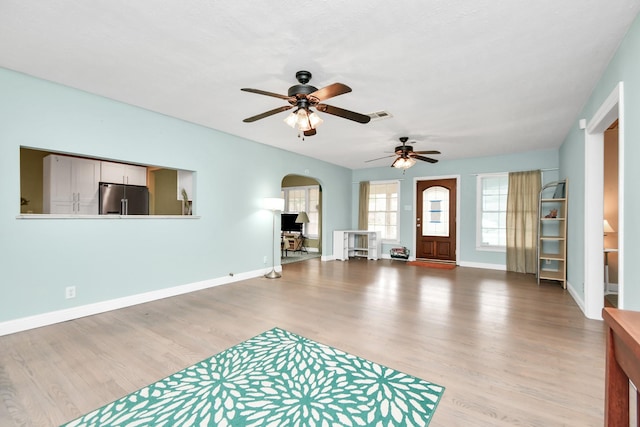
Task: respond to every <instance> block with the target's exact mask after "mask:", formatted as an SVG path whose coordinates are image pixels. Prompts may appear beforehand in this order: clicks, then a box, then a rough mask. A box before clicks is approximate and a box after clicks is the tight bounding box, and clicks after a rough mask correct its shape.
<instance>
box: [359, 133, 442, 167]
mask: <svg viewBox="0 0 640 427" xmlns="http://www.w3.org/2000/svg"><path fill="white" fill-rule="evenodd" d="M408 140H409V138H408V137H406V136H402V137H400V142H402V145H398V146H397V147H396V148H395V150H394V154H392V155H390V156H384V157H378V158H377V159H371V160H365V163H366V162H373V161H376V160H381V159H386V158H387V157H393V156H397V158H396V159H395V160H394V161H393V163H392V164H391V167H392V168H398V169H409V168H410V167H411V166H413V165H415V164H416V159H417V160H422V161H424V162H429V163H438V160H436V159H432V158H431V157H425V156H422V155H421V154H440V152H439V151H436V150H428V151H413V147H412V146H410V145H407V141H408Z"/></svg>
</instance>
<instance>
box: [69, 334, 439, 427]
mask: <svg viewBox="0 0 640 427" xmlns="http://www.w3.org/2000/svg"><path fill="white" fill-rule="evenodd" d="M443 393H444V387H442V386H439V385H436V384H433V383H430V382H428V381H424V380H421V379H419V378H416V377H413V376H410V375H407V374H403V373H402V372H398V371H396V370H393V369H390V368H387V367H385V366H382V365H379V364H377V363H374V362H371V361H369V360H366V359H362V358H360V357H357V356H354V355H351V354H348V353H345V352H343V351H340V350H337V349H335V348H332V347H329V346H326V345H323V344H320V343H317V342H315V341H312V340H309V339H307V338H304V337H302V336H299V335H296V334H293V333H291V332H288V331H285V330H283V329H279V328H274V329H271V330H269V331H266V332H264V333H262V334H260V335H258V336H256V337H253V338H251V339H249V340H247V341H244V342H242V343H240V344H238V345H236V346H234V347H231V348H229V349H227V350H225V351H223V352H221V353H218V354H217V355H215V356H213V357H211V358H209V359H206V360H203V361H202V362H200V363H197V364H195V365H193V366H190V367H188V368H186V369H184V370H182V371H180V372H177V373H175V374H173V375H171V376H169V377H167V378H165V379H163V380H160V381H158V382H156V383H154V384H151V385H149V386H147V387H144V388H142V389H140V390H138V391H136V392H134V393H131V394H129V395H127V396H124V397H123V398H121V399H119V400H116V401H115V402H112V403H110V404H108V405H106V406H103V407H102V408H99V409H97V410H95V411H93V412H91V413H89V414H87V415H84V416H82V417H80V418H78V419H76V420H74V421H71V422H69V423H68V424H64V426H68V427H77V426H154V427H159V426H166V427H169V426H305V427H306V426H336V425H341V426H370V425H384V426H427V425H428V424H429V422H430V421H431V418H432V416H433V413H434V411H435V409H436V406H437V405H438V402H439V401H440V399H441V397H442V394H443Z"/></svg>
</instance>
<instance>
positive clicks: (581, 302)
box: [567, 280, 602, 320]
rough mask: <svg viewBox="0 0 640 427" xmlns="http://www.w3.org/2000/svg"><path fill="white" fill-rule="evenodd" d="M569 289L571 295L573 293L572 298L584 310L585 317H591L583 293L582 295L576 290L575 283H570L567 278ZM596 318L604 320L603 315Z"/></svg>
mask: <svg viewBox="0 0 640 427" xmlns="http://www.w3.org/2000/svg"><path fill="white" fill-rule="evenodd" d="M567 291H568V292H569V295H571V298H573V300H574V301H575V302H576V304H577V305H578V307H579V308H580V310H582V314H584V317H587V318H589V316H587V307H586V306H585V304H584V298H583V295H581V294H580V293H579V292H578V291H577V290H576V288H574V287H573V285H572V284H571V283H569V281H568V280H567ZM595 320H602V317H600V318H599V319H595Z"/></svg>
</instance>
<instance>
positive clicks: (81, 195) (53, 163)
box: [43, 154, 100, 215]
mask: <svg viewBox="0 0 640 427" xmlns="http://www.w3.org/2000/svg"><path fill="white" fill-rule="evenodd" d="M99 182H100V162H99V161H97V160H90V159H82V158H78V157H69V156H60V155H56V154H51V155H49V156H46V157H45V158H44V161H43V212H44V213H49V214H80V215H98V183H99Z"/></svg>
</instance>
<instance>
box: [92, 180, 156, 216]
mask: <svg viewBox="0 0 640 427" xmlns="http://www.w3.org/2000/svg"><path fill="white" fill-rule="evenodd" d="M99 188H100V192H99V196H98V202H99V209H98V213H99V214H100V215H149V189H148V188H147V187H144V186H141V185H125V184H111V183H108V182H101V183H100V184H99Z"/></svg>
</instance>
